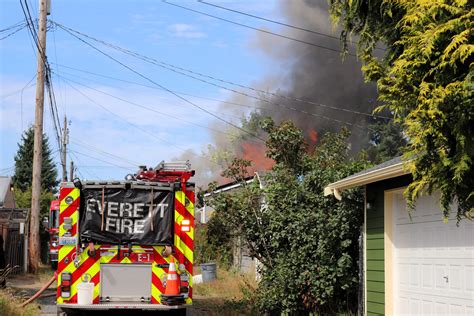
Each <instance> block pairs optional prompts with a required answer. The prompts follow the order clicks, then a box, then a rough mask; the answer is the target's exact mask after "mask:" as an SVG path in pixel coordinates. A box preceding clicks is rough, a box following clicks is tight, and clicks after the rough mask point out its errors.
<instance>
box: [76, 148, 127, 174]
mask: <svg viewBox="0 0 474 316" xmlns="http://www.w3.org/2000/svg"><path fill="white" fill-rule="evenodd" d="M69 151H70V152H73V153H75V154H78V155H81V156H84V157H88V158H91V159H94V160H97V161H100V162H103V163H106V164H109V165H111V166H114V167H117V168H121V169H125V170H132V169H133V167H124V166H119V165H116V164H115V163H113V162H110V161H106V160H103V159H100V158H97V157H94V156H91V155H88V154H84V153H83V152H80V151H77V150H69Z"/></svg>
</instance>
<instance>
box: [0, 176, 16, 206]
mask: <svg viewBox="0 0 474 316" xmlns="http://www.w3.org/2000/svg"><path fill="white" fill-rule="evenodd" d="M14 207H16V203H15V194H14V192H13V182H12V178H11V177H9V176H0V208H14Z"/></svg>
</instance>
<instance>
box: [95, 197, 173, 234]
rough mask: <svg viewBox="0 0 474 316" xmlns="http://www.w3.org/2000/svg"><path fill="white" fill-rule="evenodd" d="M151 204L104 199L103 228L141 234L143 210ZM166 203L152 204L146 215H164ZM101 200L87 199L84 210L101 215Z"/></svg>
mask: <svg viewBox="0 0 474 316" xmlns="http://www.w3.org/2000/svg"><path fill="white" fill-rule="evenodd" d="M150 206H151V204H147V203H129V202H123V203H121V202H112V201H110V202H107V201H104V210H105V214H106V219H105V230H106V231H109V232H115V233H122V234H143V233H145V224H146V220H145V219H144V217H145V214H144V212H145V210H148V209H149V208H150ZM168 206H169V204H168V203H159V204H153V210H152V212H149V213H148V214H147V216H148V217H151V216H152V214H153V216H159V217H160V218H163V217H164V216H165V210H166V209H167V208H168ZM102 211H103V210H102V201H98V200H96V199H89V200H87V202H86V212H90V213H98V214H100V215H102Z"/></svg>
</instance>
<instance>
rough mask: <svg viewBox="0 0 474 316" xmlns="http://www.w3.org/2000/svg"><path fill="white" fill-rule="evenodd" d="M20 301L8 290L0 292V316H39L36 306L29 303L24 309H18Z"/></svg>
mask: <svg viewBox="0 0 474 316" xmlns="http://www.w3.org/2000/svg"><path fill="white" fill-rule="evenodd" d="M21 302H22V301H21V300H20V299H19V298H17V297H15V296H14V295H13V294H12V293H11V292H9V291H8V290H0V315H2V316H39V315H40V310H39V307H38V305H37V304H35V303H31V304H29V305H27V306H26V307H19V305H20V304H21Z"/></svg>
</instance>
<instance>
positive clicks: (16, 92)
mask: <svg viewBox="0 0 474 316" xmlns="http://www.w3.org/2000/svg"><path fill="white" fill-rule="evenodd" d="M35 78H36V74H35V75H34V76H33V78H31V79H30V80H29V81H28V82H27V83H26V84H25V86H24V87H23V88H21V89H18V90H15V91H13V92H10V93H7V94H5V95H2V96H0V100H3V99H6V98H8V97H11V96H12V95H15V94H18V93H20V92H22V91H24V90H25V89H26V88H27V87H28V86H29V85H30V84H31V82H32V81H33V80H34V79H35Z"/></svg>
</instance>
